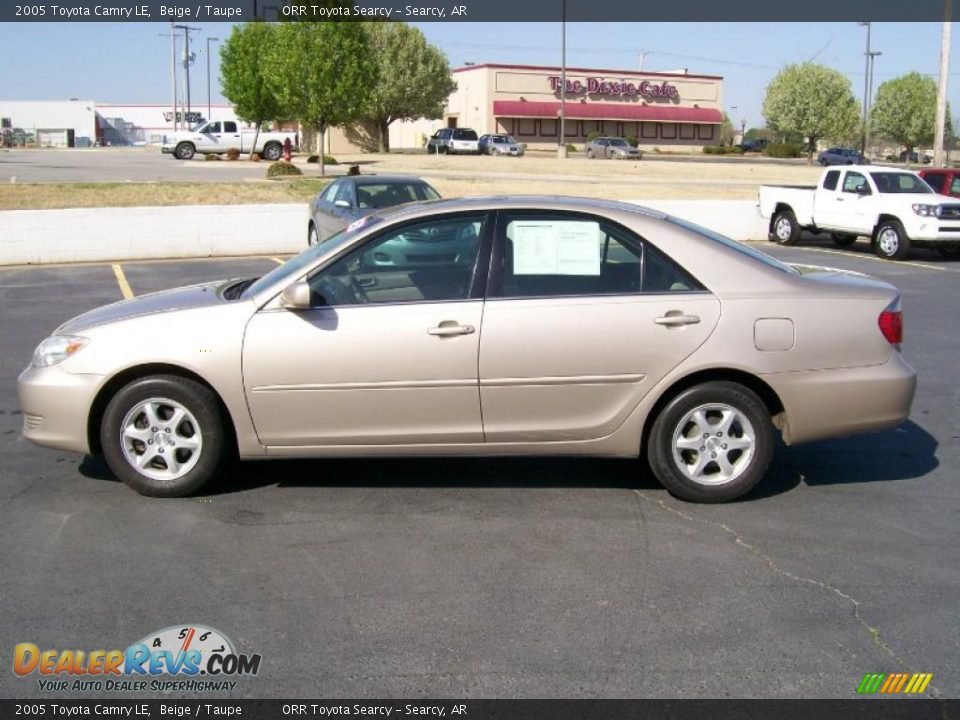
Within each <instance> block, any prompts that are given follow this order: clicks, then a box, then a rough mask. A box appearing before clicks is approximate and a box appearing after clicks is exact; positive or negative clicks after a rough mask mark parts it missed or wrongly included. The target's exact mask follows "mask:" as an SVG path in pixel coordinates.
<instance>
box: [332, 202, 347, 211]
mask: <svg viewBox="0 0 960 720" xmlns="http://www.w3.org/2000/svg"><path fill="white" fill-rule="evenodd" d="M333 204H334V206H336V207H338V208H346V209H347V210H350V209H351V205H350V203H349V202H348V201H347V200H335V201H334V202H333Z"/></svg>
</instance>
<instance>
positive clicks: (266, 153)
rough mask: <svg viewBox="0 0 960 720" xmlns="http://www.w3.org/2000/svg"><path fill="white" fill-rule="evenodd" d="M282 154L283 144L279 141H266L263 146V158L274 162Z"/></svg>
mask: <svg viewBox="0 0 960 720" xmlns="http://www.w3.org/2000/svg"><path fill="white" fill-rule="evenodd" d="M282 154H283V146H282V145H280V143H275V142H272V143H267V144H266V146H265V147H264V148H263V159H264V160H269V161H271V162H275V161H277V160H279V159H280V156H281V155H282Z"/></svg>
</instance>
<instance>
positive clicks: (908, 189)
mask: <svg viewBox="0 0 960 720" xmlns="http://www.w3.org/2000/svg"><path fill="white" fill-rule="evenodd" d="M759 199H760V214H761V215H762V216H763V217H764V218H768V219H769V220H770V225H769V233H770V240H771V241H773V242H777V243H780V244H781V245H795V244H796V243H797V242H799V241H800V233H801V232H802V231H803V230H810V231H814V232H829V233H830V234H831V235H832V237H833V240H834V242H835V243H836V244H837V245H839V246H841V247H846V246H848V245H851V244H853V243H854V242H855V241H856V239H857V238H858V237H867V238H870V241H871V242H872V243H873V249H874V252H876V254H877V255H878V256H880V257H882V258H885V259H887V260H903V259H905V258H906V257H908V256H909V255H910V248H911V246H912V247H931V248H937V249H939V250H940V252H941V254H943V255H944V256H948V257H956V255H957V253H958V251H960V202H958V201H957V200H955V199H952V198H948V197H945V196H943V195H937V194H936V193H935V192H934V191H933V189H932V188H931V187H930V186H929V185H927V183H926V182H924V180H923V178H921V177H920V176H919V175H917V174H916V173H914V172H908V171H905V170H898V169H896V168H890V167H882V166H876V165H852V166H850V167H846V168H843V169H841V168H835V169H830V170H826V171H824V173H823V175H821V176H820V182H819V183H817V185H816V186H811V187H803V186H789V185H761V186H760V198H759Z"/></svg>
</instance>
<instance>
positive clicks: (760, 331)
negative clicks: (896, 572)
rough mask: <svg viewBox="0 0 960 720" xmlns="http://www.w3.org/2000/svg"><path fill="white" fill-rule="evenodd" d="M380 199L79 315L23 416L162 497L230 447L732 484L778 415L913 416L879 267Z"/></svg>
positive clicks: (28, 386) (896, 323) (25, 384)
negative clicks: (254, 262) (249, 268)
mask: <svg viewBox="0 0 960 720" xmlns="http://www.w3.org/2000/svg"><path fill="white" fill-rule="evenodd" d="M378 212H379V214H375V215H372V216H368V217H366V218H364V219H362V220H358V221H357V222H355V223H353V224H352V225H350V226H349V227H347V228H346V229H345V230H344V231H343V232H341V233H338V234H336V235H334V236H332V237H330V238H329V239H327V240H325V241H324V242H321V243H319V244H317V245H314V246H312V247H310V248H309V249H308V250H306V251H305V252H304V253H302V254H301V255H299V256H297V257H295V258H293V259H292V260H289V261H288V262H286V263H285V264H283V265H281V266H279V267H277V268H276V269H274V270H273V271H272V272H270V273H268V274H266V275H264V276H263V277H260V278H248V279H233V280H226V281H222V282H217V283H210V284H203V285H195V286H192V287H185V288H179V289H176V290H170V291H167V292H161V293H156V294H153V295H146V296H143V297H139V298H134V299H132V300H127V301H124V302H119V303H116V304H113V305H108V306H106V307H103V308H100V309H97V310H93V311H91V312H88V313H86V314H84V315H80V316H79V317H77V318H74V319H73V320H70V321H69V322H67V323H65V324H64V325H62V326H61V327H59V328H58V329H57V330H56V331H55V333H54V334H53V336H51V337H50V338H48V339H46V340H44V341H43V342H42V343H41V344H40V346H39V347H38V348H37V350H36V352H35V354H34V356H33V360H32V362H31V364H30V367H29V368H27V369H26V370H25V371H24V372H23V374H22V375H21V376H20V379H19V386H18V391H19V399H20V406H21V408H22V411H23V417H24V435H25V436H26V437H27V438H28V439H30V440H32V441H33V442H35V443H37V444H39V445H44V446H47V447H53V448H60V449H64V450H71V451H76V452H80V453H102V454H103V456H104V457H105V459H106V461H107V463H108V464H109V466H110V468H111V470H112V471H113V472H114V473H115V474H116V475H117V476H118V477H120V478H121V479H123V481H124V482H126V483H127V484H129V485H130V486H131V487H133V488H135V489H136V490H138V491H139V492H141V493H143V494H146V495H155V496H179V495H186V494H190V493H193V492H196V491H198V490H199V489H200V488H202V487H203V486H204V485H205V484H206V483H207V482H208V481H209V480H210V479H211V478H212V477H213V476H214V475H215V474H216V473H217V471H218V468H220V467H221V466H222V464H223V463H224V461H225V460H227V459H228V457H229V456H230V455H232V454H238V455H239V457H241V458H245V459H253V458H271V457H334V456H340V457H344V456H372V455H379V456H402V455H487V456H490V455H592V456H607V457H641V456H644V455H645V456H646V458H647V459H648V461H649V464H650V466H651V468H652V469H653V472H654V474H655V475H656V476H657V478H658V479H659V480H660V481H661V482H662V483H663V485H664V486H666V488H667V489H669V490H670V491H671V492H672V493H674V494H675V495H677V496H679V497H681V498H684V499H687V500H693V501H700V502H719V501H723V500H730V499H732V498H736V497H738V496H741V495H743V494H744V493H746V492H747V491H748V490H750V488H752V487H753V486H754V485H755V484H756V483H757V482H758V481H759V480H760V479H761V477H762V476H763V475H764V473H765V471H766V468H767V466H768V464H769V462H770V459H771V454H772V452H773V448H774V440H775V433H776V432H777V431H779V432H780V433H781V434H782V436H783V439H784V440H785V441H786V442H787V443H791V444H792V443H802V442H807V441H810V440H817V439H820V438H827V437H836V436H842V435H848V434H851V433H857V432H863V431H871V430H881V429H884V428H889V427H893V426H895V425H897V424H899V423H901V422H902V421H903V420H904V419H906V417H907V415H908V414H909V411H910V404H911V402H912V400H913V395H914V390H915V386H916V374H915V372H914V370H913V368H911V367H910V365H909V364H908V363H907V362H906V361H905V360H904V359H903V357H902V355H901V352H900V343H901V340H902V334H903V321H902V315H901V308H900V294H899V292H898V290H897V289H896V288H894V287H892V286H891V285H888V284H887V283H884V282H880V281H878V280H875V279H872V278H870V277H868V276H865V275H861V274H857V273H850V272H842V271H839V270H831V269H828V268H819V267H809V266H789V265H784V264H782V263H780V262H778V261H776V260H774V259H772V258H770V257H768V256H766V255H764V254H762V253H760V252H757V251H755V250H753V249H750V248H748V247H746V246H743V245H740V244H738V243H736V242H733V241H732V240H729V239H727V238H724V237H722V236H719V235H716V234H714V233H712V232H710V231H708V230H704V229H703V228H699V227H697V226H694V225H691V224H688V223H686V222H684V221H681V220H678V219H676V218H673V217H670V216H667V215H663V214H661V213H657V212H653V211H650V210H645V209H643V208H639V207H637V206H634V205H628V204H621V203H614V202H604V201H598V200H580V199H571V198H539V197H512V198H511V197H506V198H505V197H500V198H472V199H461V200H439V201H435V202H427V203H420V204H416V205H406V206H400V207H397V208H393V209H391V210H385V211H378ZM637 472H638V476H640V475H641V473H642V469H641V467H640V465H639V463H638V467H637Z"/></svg>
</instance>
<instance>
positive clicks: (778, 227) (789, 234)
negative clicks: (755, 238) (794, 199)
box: [770, 210, 800, 245]
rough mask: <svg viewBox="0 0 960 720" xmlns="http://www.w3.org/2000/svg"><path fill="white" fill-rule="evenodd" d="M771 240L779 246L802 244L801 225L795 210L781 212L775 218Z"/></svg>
mask: <svg viewBox="0 0 960 720" xmlns="http://www.w3.org/2000/svg"><path fill="white" fill-rule="evenodd" d="M770 240H772V241H773V242H775V243H777V244H779V245H796V244H797V243H798V242H800V224H799V223H798V222H797V216H796V215H794V214H793V210H781V211H780V212H778V213H777V214H775V215H774V216H773V222H771V223H770Z"/></svg>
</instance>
